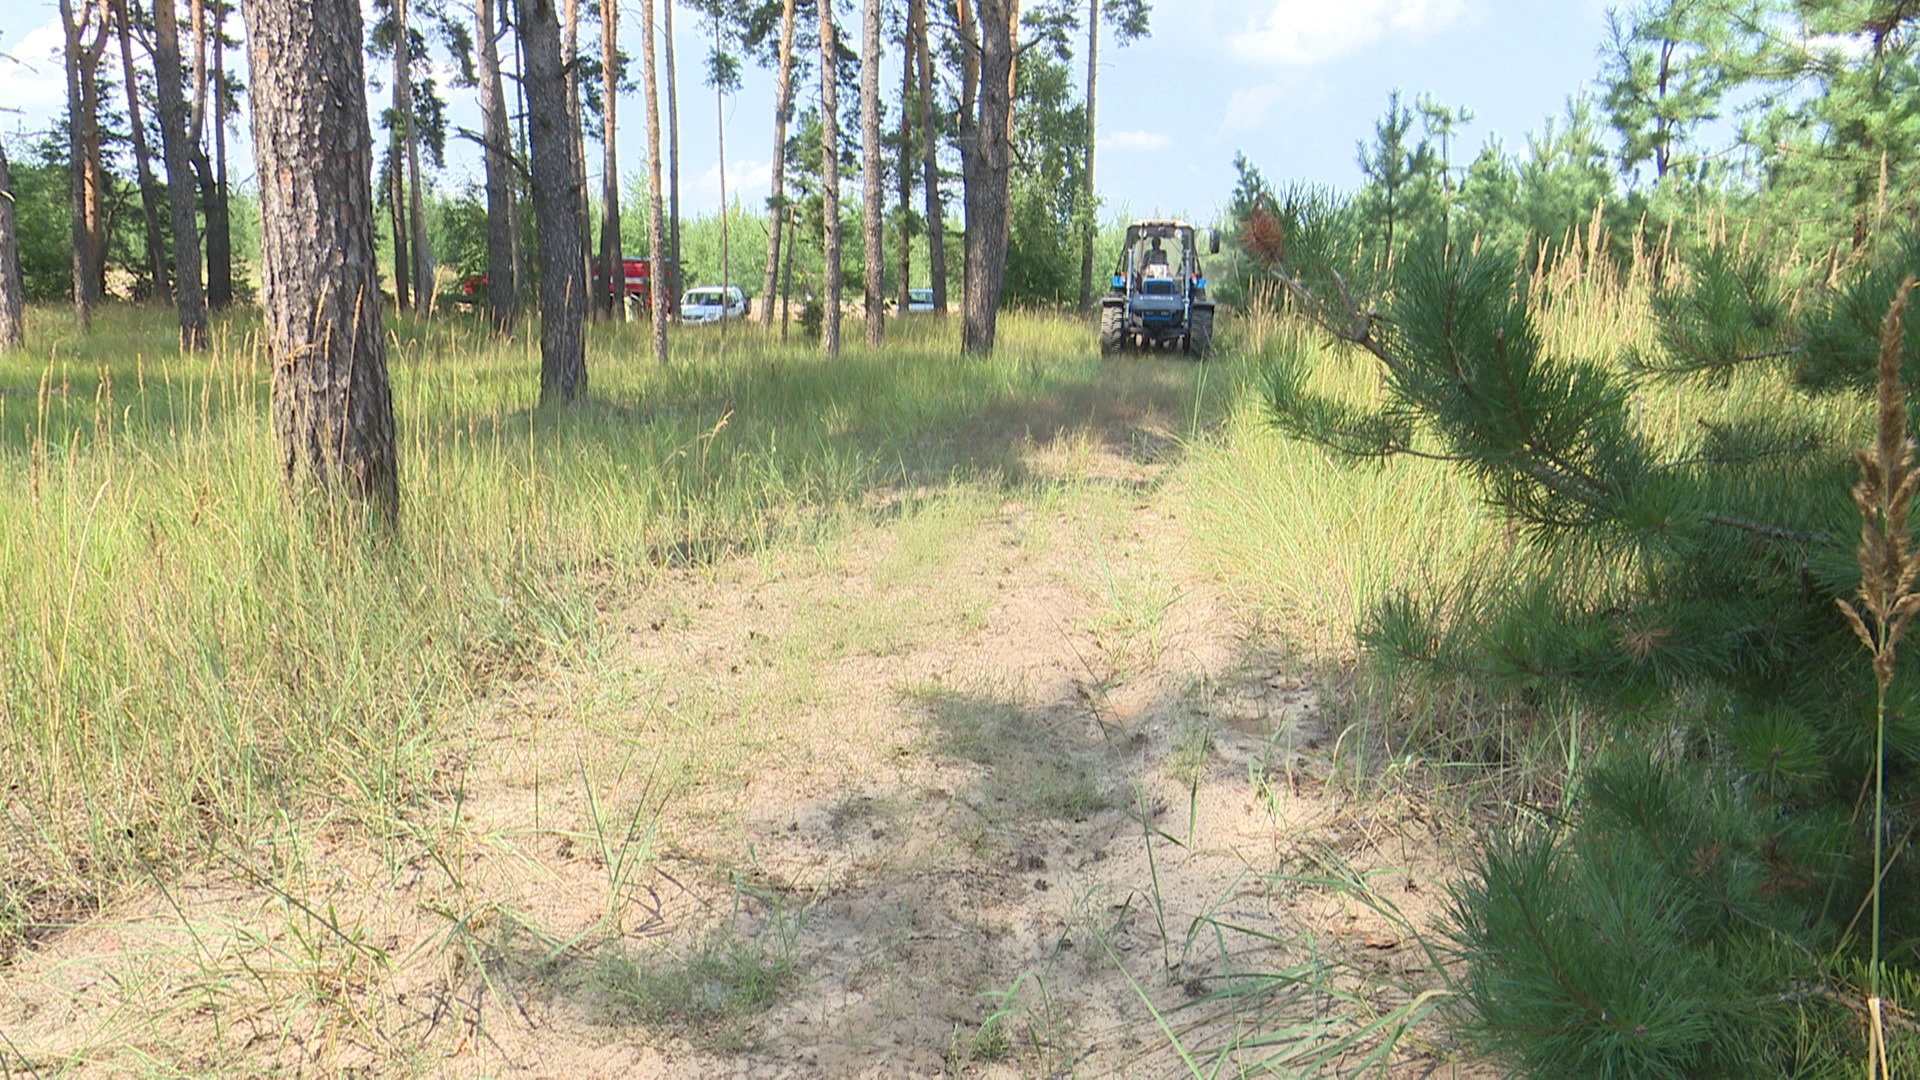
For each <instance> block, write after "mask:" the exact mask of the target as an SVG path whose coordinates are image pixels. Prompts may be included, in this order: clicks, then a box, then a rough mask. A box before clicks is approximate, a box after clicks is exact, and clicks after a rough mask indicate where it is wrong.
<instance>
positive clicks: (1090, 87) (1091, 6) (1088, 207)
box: [1080, 0, 1100, 315]
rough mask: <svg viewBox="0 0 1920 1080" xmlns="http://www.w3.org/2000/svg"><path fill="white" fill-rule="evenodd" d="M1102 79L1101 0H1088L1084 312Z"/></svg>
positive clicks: (1089, 290) (1089, 300)
mask: <svg viewBox="0 0 1920 1080" xmlns="http://www.w3.org/2000/svg"><path fill="white" fill-rule="evenodd" d="M1099 79H1100V0H1087V171H1086V175H1085V176H1083V177H1082V178H1081V180H1082V181H1083V186H1082V188H1081V190H1080V214H1081V219H1080V313H1081V314H1082V315H1084V314H1086V313H1088V312H1090V311H1092V310H1093V228H1094V221H1093V205H1094V204H1093V139H1094V133H1095V131H1096V129H1095V127H1094V122H1093V113H1094V103H1095V100H1096V97H1095V95H1096V93H1097V88H1098V86H1099Z"/></svg>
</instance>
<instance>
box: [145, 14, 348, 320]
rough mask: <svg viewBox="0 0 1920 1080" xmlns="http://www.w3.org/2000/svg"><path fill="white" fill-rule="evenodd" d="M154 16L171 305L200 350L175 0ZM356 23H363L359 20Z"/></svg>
mask: <svg viewBox="0 0 1920 1080" xmlns="http://www.w3.org/2000/svg"><path fill="white" fill-rule="evenodd" d="M153 14H154V18H153V68H154V76H155V78H156V79H157V80H158V82H159V90H160V142H161V146H162V148H163V149H164V150H165V153H166V159H167V202H168V203H169V204H170V205H171V206H172V208H173V281H174V283H173V302H174V308H175V310H177V311H178V312H179V314H180V347H181V348H182V349H186V350H189V351H198V350H201V349H205V348H207V346H208V345H209V344H210V342H209V340H208V331H207V299H206V294H205V293H203V292H202V291H201V286H200V228H199V222H198V221H197V220H195V213H194V211H195V207H194V200H193V192H194V177H193V172H192V165H191V163H190V161H189V159H188V147H187V116H186V111H187V110H186V100H185V99H184V98H183V97H182V96H181V88H180V74H181V72H180V28H179V23H178V20H177V19H176V18H175V14H174V10H173V0H158V2H157V3H155V4H154V6H153ZM316 17H317V15H316ZM354 22H355V25H358V24H359V20H358V19H357V18H356V19H355V20H354ZM356 47H357V43H356ZM255 62H256V63H257V62H258V60H256V61H255ZM256 137H257V136H256ZM314 160H319V159H318V158H315V159H314Z"/></svg>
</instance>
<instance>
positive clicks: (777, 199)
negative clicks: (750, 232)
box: [760, 0, 793, 330]
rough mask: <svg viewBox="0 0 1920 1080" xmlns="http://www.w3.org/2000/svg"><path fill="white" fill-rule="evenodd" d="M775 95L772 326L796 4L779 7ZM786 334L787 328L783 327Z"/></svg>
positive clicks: (766, 311) (765, 312)
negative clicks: (778, 49)
mask: <svg viewBox="0 0 1920 1080" xmlns="http://www.w3.org/2000/svg"><path fill="white" fill-rule="evenodd" d="M774 86H775V88H774V93H773V101H774V105H773V193H772V194H771V195H770V196H769V197H768V198H767V272H766V273H765V274H763V275H761V279H760V281H761V284H760V295H761V296H763V297H765V298H766V300H765V302H764V303H762V304H761V305H760V325H761V326H762V327H765V328H770V327H772V326H773V292H774V288H775V287H776V285H777V284H778V281H779V274H780V244H781V242H782V241H783V240H784V239H785V238H784V237H783V236H782V235H781V227H782V226H783V225H784V224H785V222H786V220H787V195H786V190H787V187H786V185H787V114H789V113H791V112H792V111H793V0H785V2H784V3H782V4H781V5H780V75H779V79H778V81H777V82H776V83H775V84H774ZM782 329H783V330H784V329H785V328H784V327H782Z"/></svg>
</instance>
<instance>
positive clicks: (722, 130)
mask: <svg viewBox="0 0 1920 1080" xmlns="http://www.w3.org/2000/svg"><path fill="white" fill-rule="evenodd" d="M713 47H714V49H715V51H716V52H717V51H718V50H719V48H720V17H719V13H718V12H716V13H715V14H714V19H713ZM724 85H725V84H723V83H721V82H720V81H718V80H715V82H714V84H713V115H714V125H713V134H714V138H715V139H716V140H717V142H718V145H719V149H720V285H721V287H722V288H723V289H724V288H725V287H726V286H728V285H731V284H733V276H732V274H733V267H732V266H730V265H729V264H728V262H727V256H728V254H729V253H728V251H727V239H728V237H727V95H726V92H725V90H723V89H722V87H723V86H724ZM720 304H721V308H720V340H722V341H725V340H726V337H727V313H726V298H725V296H724V295H722V297H721V301H720Z"/></svg>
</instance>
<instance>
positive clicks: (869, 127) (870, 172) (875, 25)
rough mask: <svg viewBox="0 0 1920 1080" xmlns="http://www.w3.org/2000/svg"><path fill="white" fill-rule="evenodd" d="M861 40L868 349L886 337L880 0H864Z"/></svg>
mask: <svg viewBox="0 0 1920 1080" xmlns="http://www.w3.org/2000/svg"><path fill="white" fill-rule="evenodd" d="M861 31H862V32H861V38H860V181H861V192H860V194H861V202H862V203H863V204H864V205H863V206H862V210H863V211H864V213H863V214H862V224H863V225H864V226H865V228H864V229H863V231H862V236H861V241H862V255H863V257H864V258H863V261H864V263H865V266H864V272H863V273H862V274H861V275H860V276H861V277H862V278H863V279H865V284H866V301H867V305H866V306H867V312H866V314H867V347H868V348H873V349H877V348H879V347H880V346H881V345H882V344H883V343H884V342H885V341H886V339H887V256H886V252H885V251H883V250H882V249H881V234H882V232H883V226H884V223H885V219H886V209H887V187H886V180H887V177H886V163H885V159H884V158H882V157H881V154H880V0H867V6H866V19H865V21H864V22H863V24H862V26H861Z"/></svg>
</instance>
